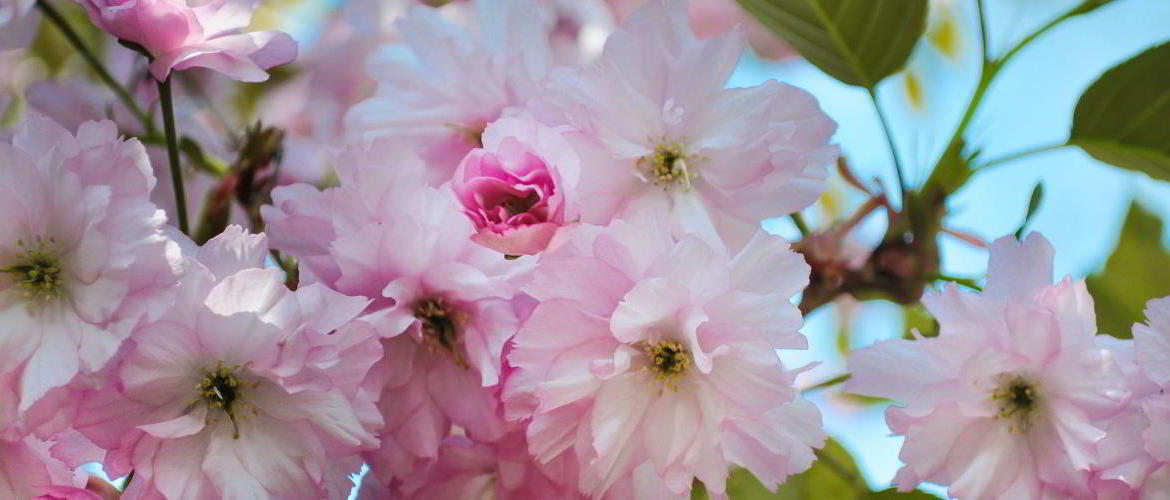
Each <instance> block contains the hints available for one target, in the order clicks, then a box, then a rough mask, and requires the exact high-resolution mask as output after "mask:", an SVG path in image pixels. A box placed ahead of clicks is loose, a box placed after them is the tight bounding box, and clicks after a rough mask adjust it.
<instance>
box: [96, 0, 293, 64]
mask: <svg viewBox="0 0 1170 500" xmlns="http://www.w3.org/2000/svg"><path fill="white" fill-rule="evenodd" d="M77 3H79V4H81V6H82V7H85V10H86V12H87V13H89V18H90V20H92V21H93V23H94V24H96V25H97V26H99V27H101V28H102V29H103V30H105V31H107V32H108V33H110V34H111V35H113V36H115V37H117V38H118V39H119V40H122V41H125V42H130V43H134V44H136V45H138V46H139V47H141V48H142V49H145V50H146V52H147V53H149V54H150V55H151V56H152V61H151V63H150V73H151V74H152V75H154V78H155V79H157V80H159V81H163V80H165V79H166V78H167V77H168V76H169V75H170V73H171V71H182V70H184V69H187V68H194V67H202V68H209V69H212V70H214V71H218V72H220V73H223V74H224V75H225V76H227V77H229V78H232V79H235V80H240V81H245V82H259V81H264V80H267V79H268V73H266V72H265V70H267V69H269V68H271V67H273V66H279V65H282V64H287V63H289V62H292V60H293V59H295V58H296V55H297V44H296V42H295V41H293V39H292V37H290V36H289V35H288V34H287V33H282V32H279V31H253V32H243V30H244V29H245V28H247V27H248V25H249V24H250V23H251V21H252V10H253V9H255V8H256V4H257V0H209V1H194V0H77Z"/></svg>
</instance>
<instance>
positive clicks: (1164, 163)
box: [1069, 43, 1170, 180]
mask: <svg viewBox="0 0 1170 500" xmlns="http://www.w3.org/2000/svg"><path fill="white" fill-rule="evenodd" d="M1166 75H1170V43H1163V44H1162V45H1158V46H1156V47H1153V48H1151V49H1149V50H1146V51H1145V52H1142V53H1141V54H1139V55H1137V56H1136V57H1134V58H1132V59H1130V60H1128V61H1125V62H1123V63H1121V64H1119V65H1117V66H1115V67H1113V68H1112V69H1110V70H1109V71H1106V72H1105V73H1104V74H1102V75H1101V77H1100V78H1098V79H1097V81H1096V82H1093V84H1092V85H1090V86H1089V89H1088V90H1086V91H1085V93H1084V94H1082V95H1081V98H1080V100H1079V101H1078V102H1077V108H1076V111H1075V112H1074V113H1073V127H1072V133H1071V134H1070V136H1069V144H1072V145H1074V146H1079V147H1080V148H1081V149H1083V150H1085V152H1087V153H1089V154H1090V155H1092V156H1093V158H1096V159H1098V160H1100V161H1103V162H1105V163H1109V164H1112V165H1116V166H1118V167H1121V168H1125V169H1129V170H1136V171H1139V172H1145V173H1146V174H1149V175H1150V176H1151V177H1153V178H1155V179H1161V180H1170V126H1167V124H1168V123H1170V84H1168V83H1167V80H1166Z"/></svg>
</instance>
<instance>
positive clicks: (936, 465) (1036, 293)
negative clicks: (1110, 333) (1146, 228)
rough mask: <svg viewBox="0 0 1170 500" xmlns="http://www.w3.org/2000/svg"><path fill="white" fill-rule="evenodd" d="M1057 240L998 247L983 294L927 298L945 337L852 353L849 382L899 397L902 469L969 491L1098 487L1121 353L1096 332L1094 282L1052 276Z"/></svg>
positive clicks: (906, 480) (914, 477) (949, 292)
mask: <svg viewBox="0 0 1170 500" xmlns="http://www.w3.org/2000/svg"><path fill="white" fill-rule="evenodd" d="M1052 253H1053V250H1052V246H1051V245H1050V244H1049V243H1048V241H1047V240H1046V239H1044V237H1043V236H1041V235H1040V234H1038V233H1032V234H1031V235H1029V236H1028V237H1027V238H1026V239H1025V240H1024V241H1023V242H1017V241H1016V240H1015V239H1014V238H1012V237H1004V238H1000V239H999V240H996V241H995V243H993V244H992V246H991V259H990V262H989V264H988V273H987V274H988V276H987V288H986V292H985V293H984V294H982V295H979V294H974V293H966V292H960V291H959V290H958V289H956V288H955V287H954V286H948V287H947V288H946V289H944V290H943V291H942V292H941V293H937V294H933V295H928V296H927V297H925V298H924V299H923V303H924V304H925V305H926V307H927V309H928V310H929V311H930V312H931V314H933V315H934V317H935V318H936V319H937V320H938V322H939V325H940V327H941V329H940V334H939V336H938V337H934V338H918V339H916V340H913V341H910V340H902V339H894V340H885V341H882V342H879V343H877V344H875V345H873V346H871V347H868V348H865V349H862V350H859V351H857V352H855V353H854V354H853V355H851V356H850V358H849V371H850V372H851V373H853V378H852V379H851V380H850V381H849V383H848V386H847V388H848V390H850V391H852V392H856V393H859V394H867V395H872V396H878V397H884V398H889V399H892V400H894V401H897V402H900V403H902V404H904V405H905V406H895V407H891V408H890V409H889V411H888V412H887V413H886V422H887V424H889V426H890V429H891V430H893V431H894V433H896V434H900V435H904V436H906V440H905V444H904V445H903V446H902V451H901V454H900V455H899V457H900V458H901V459H902V461H903V462H905V463H906V465H905V467H903V468H902V469H901V470H900V471H899V472H898V475H897V477H896V478H895V482H896V483H897V485H898V486H899V488H900V489H903V490H909V489H912V488H914V487H915V486H917V485H918V484H919V483H920V482H923V481H930V482H934V483H938V484H943V485H947V486H949V490H948V491H949V493H950V495H952V496H955V497H960V498H1040V497H1041V496H1044V495H1054V496H1061V497H1064V496H1072V497H1078V496H1086V495H1088V487H1089V486H1088V482H1089V479H1090V470H1091V469H1092V467H1093V466H1094V465H1097V464H1098V463H1099V462H1101V458H1100V457H1099V456H1098V450H1097V448H1098V443H1099V442H1101V441H1102V439H1103V438H1105V420H1104V419H1106V418H1109V417H1112V416H1113V415H1115V414H1116V413H1118V412H1120V411H1121V410H1122V409H1123V405H1124V404H1125V402H1126V399H1127V397H1128V391H1127V390H1126V384H1125V380H1124V376H1123V373H1122V371H1121V369H1120V367H1119V365H1118V363H1117V361H1116V354H1115V353H1114V352H1113V351H1111V350H1109V349H1106V348H1104V347H1102V346H1101V345H1100V344H1099V343H1098V342H1097V340H1096V338H1095V334H1096V333H1097V328H1096V324H1095V316H1094V314H1093V302H1092V298H1090V297H1089V295H1088V292H1087V290H1086V289H1085V285H1084V282H1083V281H1077V282H1074V281H1072V280H1070V279H1066V280H1064V281H1062V282H1060V283H1058V284H1055V285H1053V284H1052V278H1051V276H1052Z"/></svg>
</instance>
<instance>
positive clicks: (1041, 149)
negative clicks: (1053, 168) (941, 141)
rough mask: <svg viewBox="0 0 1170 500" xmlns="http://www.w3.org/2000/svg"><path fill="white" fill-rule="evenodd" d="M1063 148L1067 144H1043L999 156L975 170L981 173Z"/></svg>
mask: <svg viewBox="0 0 1170 500" xmlns="http://www.w3.org/2000/svg"><path fill="white" fill-rule="evenodd" d="M1065 146H1068V144H1066V143H1063V142H1061V143H1055V144H1045V145H1043V146H1036V147H1031V148H1028V149H1024V150H1022V151H1016V152H1015V153H1011V154H1007V155H1004V156H1001V157H999V158H994V159H991V160H988V161H987V163H984V164H983V165H982V166H980V167H978V168H977V169H976V170H978V171H980V172H982V171H984V170H987V169H989V168H991V167H994V166H997V165H1002V164H1004V163H1009V162H1013V161H1016V160H1018V159H1020V158H1024V157H1028V156H1032V155H1035V154H1040V153H1046V152H1048V151H1052V150H1056V149H1060V148H1063V147H1065Z"/></svg>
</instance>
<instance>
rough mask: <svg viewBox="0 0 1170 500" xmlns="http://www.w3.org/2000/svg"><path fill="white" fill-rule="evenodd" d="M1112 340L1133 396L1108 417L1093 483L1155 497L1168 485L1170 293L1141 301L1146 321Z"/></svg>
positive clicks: (1169, 475)
mask: <svg viewBox="0 0 1170 500" xmlns="http://www.w3.org/2000/svg"><path fill="white" fill-rule="evenodd" d="M1114 344H1117V345H1115V346H1114V347H1113V349H1114V351H1115V352H1117V353H1118V354H1119V359H1122V360H1125V361H1127V363H1124V364H1123V368H1126V369H1127V373H1126V375H1127V377H1126V378H1127V379H1128V381H1129V384H1128V386H1129V388H1130V390H1131V392H1132V393H1133V396H1134V399H1133V400H1132V401H1131V402H1130V403H1129V405H1128V406H1127V408H1126V411H1125V412H1124V413H1122V414H1120V415H1118V416H1116V417H1114V418H1112V419H1110V421H1109V427H1108V428H1107V429H1106V430H1107V431H1108V435H1107V436H1106V437H1105V439H1104V440H1102V444H1101V446H1100V448H1101V450H1102V454H1103V456H1104V457H1105V460H1104V463H1103V464H1102V466H1101V467H1099V469H1100V472H1099V474H1098V482H1097V486H1098V488H1099V490H1103V489H1104V488H1108V491H1110V492H1114V493H1115V494H1116V495H1117V496H1118V497H1123V493H1124V496H1133V497H1135V498H1161V497H1159V496H1158V495H1162V494H1164V493H1165V492H1167V491H1170V446H1167V445H1166V442H1167V439H1170V397H1168V396H1167V395H1166V394H1165V393H1166V388H1168V387H1170V370H1167V368H1166V367H1167V363H1168V362H1170V298H1161V299H1155V300H1151V301H1150V302H1149V303H1148V304H1146V323H1145V324H1142V323H1138V324H1135V325H1134V326H1133V341H1132V342H1123V341H1115V342H1114Z"/></svg>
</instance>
